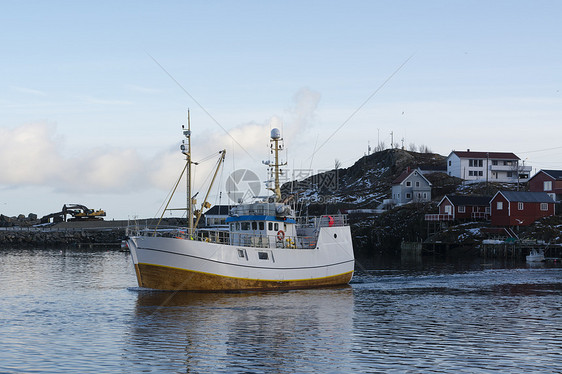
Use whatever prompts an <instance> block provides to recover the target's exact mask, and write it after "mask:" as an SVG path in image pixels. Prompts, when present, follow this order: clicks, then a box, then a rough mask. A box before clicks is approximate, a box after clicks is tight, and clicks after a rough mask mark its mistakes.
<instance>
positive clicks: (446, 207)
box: [445, 205, 451, 215]
mask: <svg viewBox="0 0 562 374" xmlns="http://www.w3.org/2000/svg"><path fill="white" fill-rule="evenodd" d="M445 214H448V215H451V206H450V205H445Z"/></svg>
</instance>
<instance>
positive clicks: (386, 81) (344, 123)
mask: <svg viewBox="0 0 562 374" xmlns="http://www.w3.org/2000/svg"><path fill="white" fill-rule="evenodd" d="M412 57H414V55H411V56H410V57H408V58H407V59H406V60H405V61H404V62H403V63H402V64H401V65H400V66H398V68H397V69H396V70H394V72H392V74H390V75H389V76H388V78H386V79H385V81H384V82H382V83H381V84H380V85H379V86H378V87H377V89H376V90H375V91H374V92H373V93H372V94H371V95H370V96H369V97H368V98H367V99H366V100H365V101H363V103H362V104H361V105H359V107H357V109H355V111H353V113H351V115H350V116H349V117H347V119H346V120H345V121H343V122H342V124H341V125H340V126H339V127H338V128H337V129H336V130H335V131H334V132H333V133H332V135H330V136H329V137H328V139H326V140H325V141H324V143H322V144H321V145H320V147H318V149H317V150H316V152H318V151H319V150H320V149H321V148H322V147H324V146H325V145H326V143H328V142H329V141H330V139H332V138H333V137H334V135H336V134H337V133H338V132H339V131H340V130H341V128H342V127H344V126H345V125H346V124H347V123H348V122H349V121H350V120H351V119H352V118H353V117H355V115H356V114H357V113H358V112H359V111H360V110H361V109H363V107H364V106H365V105H367V103H368V102H369V101H370V100H371V99H372V98H373V96H375V95H376V94H377V93H379V91H380V90H382V89H383V87H384V86H386V84H387V83H388V82H389V81H390V80H391V79H392V78H393V77H394V76H395V75H396V74H398V72H399V71H400V70H402V68H403V67H404V66H405V65H406V64H407V63H408V61H410V60H411V59H412ZM316 152H314V153H316ZM313 156H314V154H313V155H312V156H310V158H312V157H313Z"/></svg>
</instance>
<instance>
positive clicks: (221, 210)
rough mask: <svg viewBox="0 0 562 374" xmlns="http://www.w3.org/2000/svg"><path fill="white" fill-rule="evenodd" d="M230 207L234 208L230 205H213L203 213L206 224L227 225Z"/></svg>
mask: <svg viewBox="0 0 562 374" xmlns="http://www.w3.org/2000/svg"><path fill="white" fill-rule="evenodd" d="M230 208H232V206H230V205H214V206H213V207H211V209H209V210H207V211H206V212H205V213H204V214H203V217H204V219H205V220H204V222H205V226H219V225H226V218H227V217H228V213H229V212H230Z"/></svg>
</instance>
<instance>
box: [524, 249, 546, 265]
mask: <svg viewBox="0 0 562 374" xmlns="http://www.w3.org/2000/svg"><path fill="white" fill-rule="evenodd" d="M525 260H527V262H541V261H544V260H545V258H544V252H543V250H542V249H532V250H531V252H530V253H529V254H528V255H527V256H526V257H525Z"/></svg>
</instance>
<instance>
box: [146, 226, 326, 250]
mask: <svg viewBox="0 0 562 374" xmlns="http://www.w3.org/2000/svg"><path fill="white" fill-rule="evenodd" d="M144 235H147V236H163V237H170V238H177V239H185V240H195V241H200V242H207V243H215V244H228V245H239V246H242V247H251V248H286V249H314V248H315V247H316V242H317V236H301V235H297V236H285V235H279V234H275V235H260V234H253V233H241V232H235V233H230V232H228V231H225V230H212V229H211V230H209V229H204V230H197V231H196V232H195V233H193V235H188V233H187V231H186V229H185V228H182V229H174V230H171V229H168V230H158V231H156V232H155V231H154V230H152V231H145V232H144Z"/></svg>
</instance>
